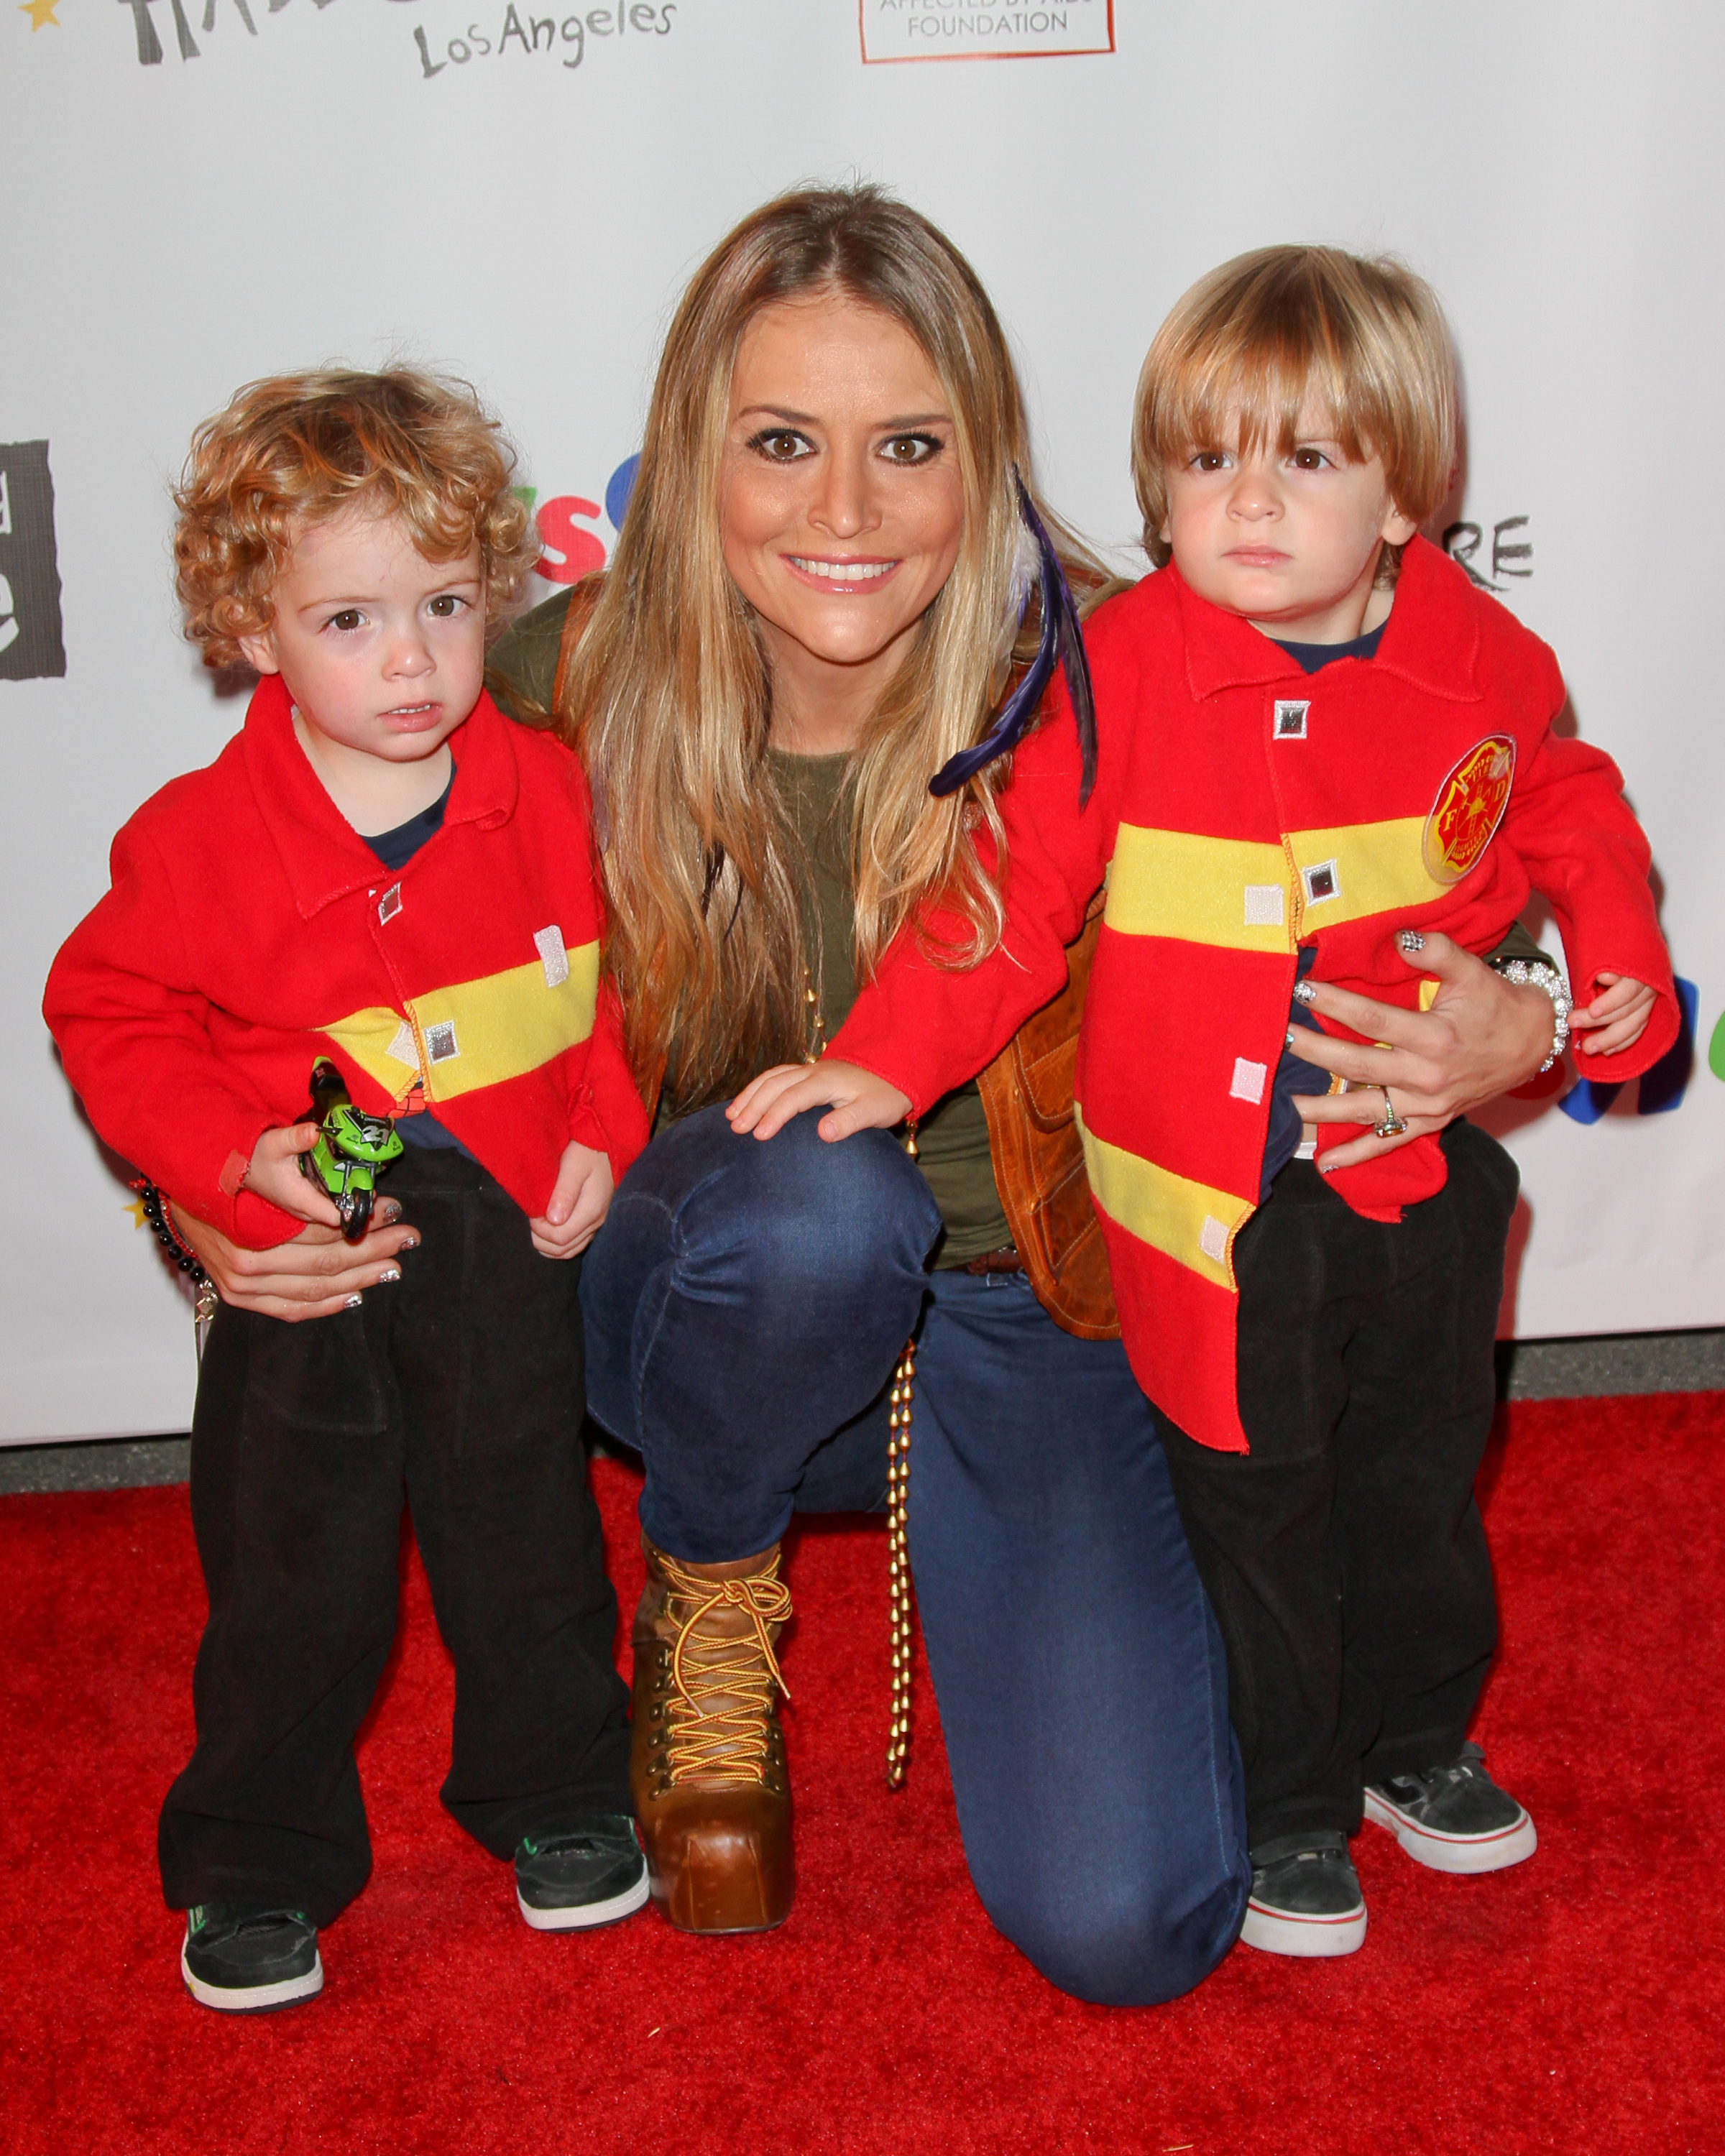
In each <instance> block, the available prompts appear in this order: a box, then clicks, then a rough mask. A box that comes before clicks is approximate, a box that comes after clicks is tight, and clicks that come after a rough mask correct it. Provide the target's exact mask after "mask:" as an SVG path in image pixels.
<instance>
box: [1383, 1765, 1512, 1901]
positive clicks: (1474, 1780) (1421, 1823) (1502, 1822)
mask: <svg viewBox="0 0 1725 2156" xmlns="http://www.w3.org/2000/svg"><path fill="white" fill-rule="evenodd" d="M1485 1756H1486V1755H1485V1753H1483V1752H1481V1749H1480V1748H1479V1746H1478V1745H1477V1744H1464V1745H1463V1746H1462V1748H1461V1757H1460V1758H1457V1759H1452V1760H1451V1761H1450V1763H1449V1765H1448V1766H1446V1767H1432V1768H1428V1770H1427V1771H1426V1772H1425V1774H1392V1775H1391V1776H1390V1778H1389V1780H1388V1781H1384V1782H1373V1783H1371V1784H1368V1787H1367V1789H1366V1817H1367V1818H1368V1820H1372V1821H1373V1824H1374V1825H1378V1826H1381V1827H1385V1828H1387V1829H1388V1830H1389V1832H1390V1833H1391V1834H1393V1835H1394V1836H1395V1838H1396V1840H1398V1841H1399V1843H1400V1844H1401V1845H1402V1847H1403V1848H1404V1850H1405V1851H1407V1853H1408V1855H1409V1856H1411V1857H1412V1858H1413V1860H1414V1862H1415V1863H1416V1864H1427V1865H1430V1867H1431V1869H1432V1870H1433V1871H1505V1870H1506V1869H1507V1867H1508V1866H1510V1865H1512V1864H1520V1863H1521V1862H1522V1861H1523V1860H1524V1859H1525V1858H1527V1857H1529V1856H1532V1854H1533V1852H1534V1851H1535V1850H1536V1849H1537V1848H1538V1846H1539V1837H1538V1835H1537V1834H1535V1832H1534V1831H1533V1822H1532V1820H1530V1819H1529V1818H1528V1816H1527V1813H1526V1812H1525V1811H1523V1810H1522V1807H1521V1806H1520V1805H1519V1804H1517V1802H1516V1800H1515V1799H1514V1798H1513V1797H1512V1796H1511V1794H1509V1792H1508V1790H1507V1789H1499V1788H1498V1786H1497V1784H1496V1783H1495V1782H1494V1781H1493V1780H1492V1779H1491V1776H1490V1775H1489V1774H1487V1773H1486V1769H1485V1768H1484V1766H1483V1765H1482V1764H1481V1762H1482V1761H1483V1760H1484V1758H1485Z"/></svg>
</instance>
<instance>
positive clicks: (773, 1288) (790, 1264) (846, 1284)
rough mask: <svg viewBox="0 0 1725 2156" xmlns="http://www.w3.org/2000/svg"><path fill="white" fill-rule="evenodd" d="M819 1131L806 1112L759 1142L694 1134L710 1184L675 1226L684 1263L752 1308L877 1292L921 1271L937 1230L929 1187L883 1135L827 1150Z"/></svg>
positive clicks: (863, 1135)
mask: <svg viewBox="0 0 1725 2156" xmlns="http://www.w3.org/2000/svg"><path fill="white" fill-rule="evenodd" d="M708 1112H711V1111H708ZM819 1120H820V1111H809V1113H808V1114H806V1115H803V1116H798V1117H797V1118H796V1119H795V1121H794V1122H791V1123H788V1124H787V1125H786V1127H785V1128H784V1129H783V1131H781V1132H779V1133H778V1136H777V1137H774V1138H771V1139H768V1140H767V1141H765V1142H762V1141H761V1140H759V1139H757V1138H754V1137H747V1136H745V1137H739V1136H737V1133H735V1132H732V1130H731V1129H730V1128H729V1127H728V1126H726V1127H725V1129H724V1130H723V1132H717V1131H714V1130H711V1129H710V1130H708V1131H706V1132H703V1133H702V1138H703V1144H702V1147H701V1153H702V1158H704V1159H705V1160H706V1162H707V1163H709V1167H708V1172H707V1173H706V1175H705V1176H704V1177H703V1178H701V1181H700V1183H698V1185H697V1186H696V1187H695V1188H692V1189H691V1192H690V1193H689V1196H688V1198H687V1200H686V1201H685V1204H684V1206H683V1208H682V1209H681V1213H680V1218H679V1222H678V1236H677V1240H678V1245H679V1249H680V1255H681V1256H682V1257H683V1258H684V1259H685V1260H686V1261H687V1262H689V1263H691V1264H692V1265H693V1266H694V1267H695V1268H696V1270H699V1271H701V1272H706V1273H711V1270H713V1269H714V1268H718V1269H720V1270H722V1271H723V1272H724V1273H725V1274H726V1276H730V1277H732V1278H734V1279H737V1281H740V1282H741V1283H746V1287H747V1292H748V1293H749V1294H750V1295H751V1296H780V1295H783V1294H785V1293H795V1294H798V1295H802V1296H806V1295H808V1294H809V1292H810V1291H811V1290H813V1291H814V1292H815V1293H817V1294H821V1295H826V1296H835V1297H837V1298H838V1299H839V1301H845V1299H846V1298H847V1297H848V1296H850V1294H853V1293H855V1294H858V1295H866V1294H868V1293H870V1292H871V1291H874V1290H875V1289H877V1288H878V1287H879V1285H880V1279H881V1275H882V1271H883V1269H886V1270H896V1271H900V1272H903V1273H905V1274H906V1275H910V1274H914V1273H917V1272H919V1271H920V1269H921V1266H922V1260H923V1258H924V1257H925V1256H926V1255H927V1250H928V1248H929V1245H931V1244H932V1241H933V1240H934V1238H935V1235H937V1233H938V1231H939V1227H940V1216H939V1213H938V1211H937V1208H936V1206H935V1204H934V1200H933V1199H932V1196H931V1195H930V1193H929V1190H928V1186H927V1183H925V1182H924V1181H923V1179H922V1176H921V1175H920V1174H919V1173H918V1172H917V1171H916V1168H914V1167H913V1166H912V1165H911V1162H910V1161H909V1160H908V1159H907V1158H906V1156H905V1154H904V1152H902V1150H901V1148H900V1147H898V1146H897V1145H896V1144H895V1143H894V1142H893V1141H892V1139H891V1137H888V1136H887V1134H886V1132H882V1131H865V1132H860V1133H859V1134H858V1136H856V1137H852V1138H847V1139H844V1140H842V1141H841V1142H839V1143H838V1144H836V1145H829V1144H827V1143H826V1142H824V1141H823V1140H822V1139H821V1138H820V1137H818V1136H817V1135H816V1132H815V1126H816V1125H817V1123H818V1122H819Z"/></svg>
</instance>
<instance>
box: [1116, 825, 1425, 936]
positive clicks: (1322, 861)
mask: <svg viewBox="0 0 1725 2156" xmlns="http://www.w3.org/2000/svg"><path fill="white" fill-rule="evenodd" d="M1424 834H1425V819H1424V818H1423V817H1420V816H1397V817H1392V818H1389V819H1387V820H1385V821H1383V822H1379V823H1373V824H1338V825H1337V826H1335V827H1334V828H1333V829H1328V830H1318V831H1291V832H1289V833H1288V834H1287V836H1286V839H1285V841H1283V842H1282V843H1281V844H1269V843H1267V842H1265V841H1261V840H1256V839H1212V838H1205V837H1204V836H1202V835H1200V834H1199V833H1197V832H1194V831H1161V830H1151V829H1144V828H1143V827H1142V826H1141V825H1138V824H1122V825H1121V826H1120V829H1119V831H1118V833H1117V836H1116V839H1115V844H1114V858H1113V860H1112V861H1111V863H1110V865H1109V870H1108V903H1107V909H1106V912H1105V913H1104V915H1103V916H1102V917H1103V919H1104V921H1106V924H1107V925H1108V927H1110V928H1112V929H1115V930H1117V931H1118V932H1119V933H1120V934H1122V935H1123V936H1166V937H1173V938H1174V939H1175V940H1176V941H1178V942H1185V943H1204V944H1208V945H1209V946H1211V947H1214V948H1217V949H1220V950H1226V951H1263V952H1290V951H1291V950H1292V949H1293V948H1294V946H1295V945H1296V942H1298V941H1299V939H1300V937H1301V936H1302V935H1309V934H1311V933H1312V932H1315V931H1317V930H1318V929H1322V928H1331V927H1337V926H1339V925H1340V924H1341V923H1342V922H1343V921H1360V920H1363V919H1365V918H1367V917H1368V916H1371V915H1373V914H1378V913H1394V912H1407V911H1409V910H1410V909H1412V908H1413V907H1415V906H1427V905H1430V903H1431V901H1433V900H1434V899H1438V898H1442V897H1443V896H1445V891H1446V889H1447V886H1446V885H1443V884H1440V883H1439V882H1438V881H1437V880H1436V879H1435V877H1434V876H1433V875H1431V874H1430V872H1429V870H1427V868H1426V866H1425V857H1424V854H1423V852H1422V850H1421V845H1420V841H1421V839H1422V837H1423V835H1424Z"/></svg>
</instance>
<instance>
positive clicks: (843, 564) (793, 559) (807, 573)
mask: <svg viewBox="0 0 1725 2156" xmlns="http://www.w3.org/2000/svg"><path fill="white" fill-rule="evenodd" d="M781 558H782V559H783V561H785V562H788V563H789V565H790V567H792V568H793V569H794V570H795V571H796V572H797V574H798V576H799V577H809V578H810V579H812V580H813V581H814V583H817V584H825V585H829V586H831V587H832V588H833V589H834V590H835V591H847V590H850V589H853V588H855V587H857V586H859V585H864V584H879V583H880V581H881V579H882V578H883V577H890V576H891V574H892V572H893V571H894V570H895V569H896V567H898V563H897V562H895V561H881V560H880V559H879V558H878V557H877V558H874V559H863V558H860V557H856V558H851V559H849V560H843V559H839V558H837V557H833V556H829V555H813V554H786V555H784V556H783V557H781Z"/></svg>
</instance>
